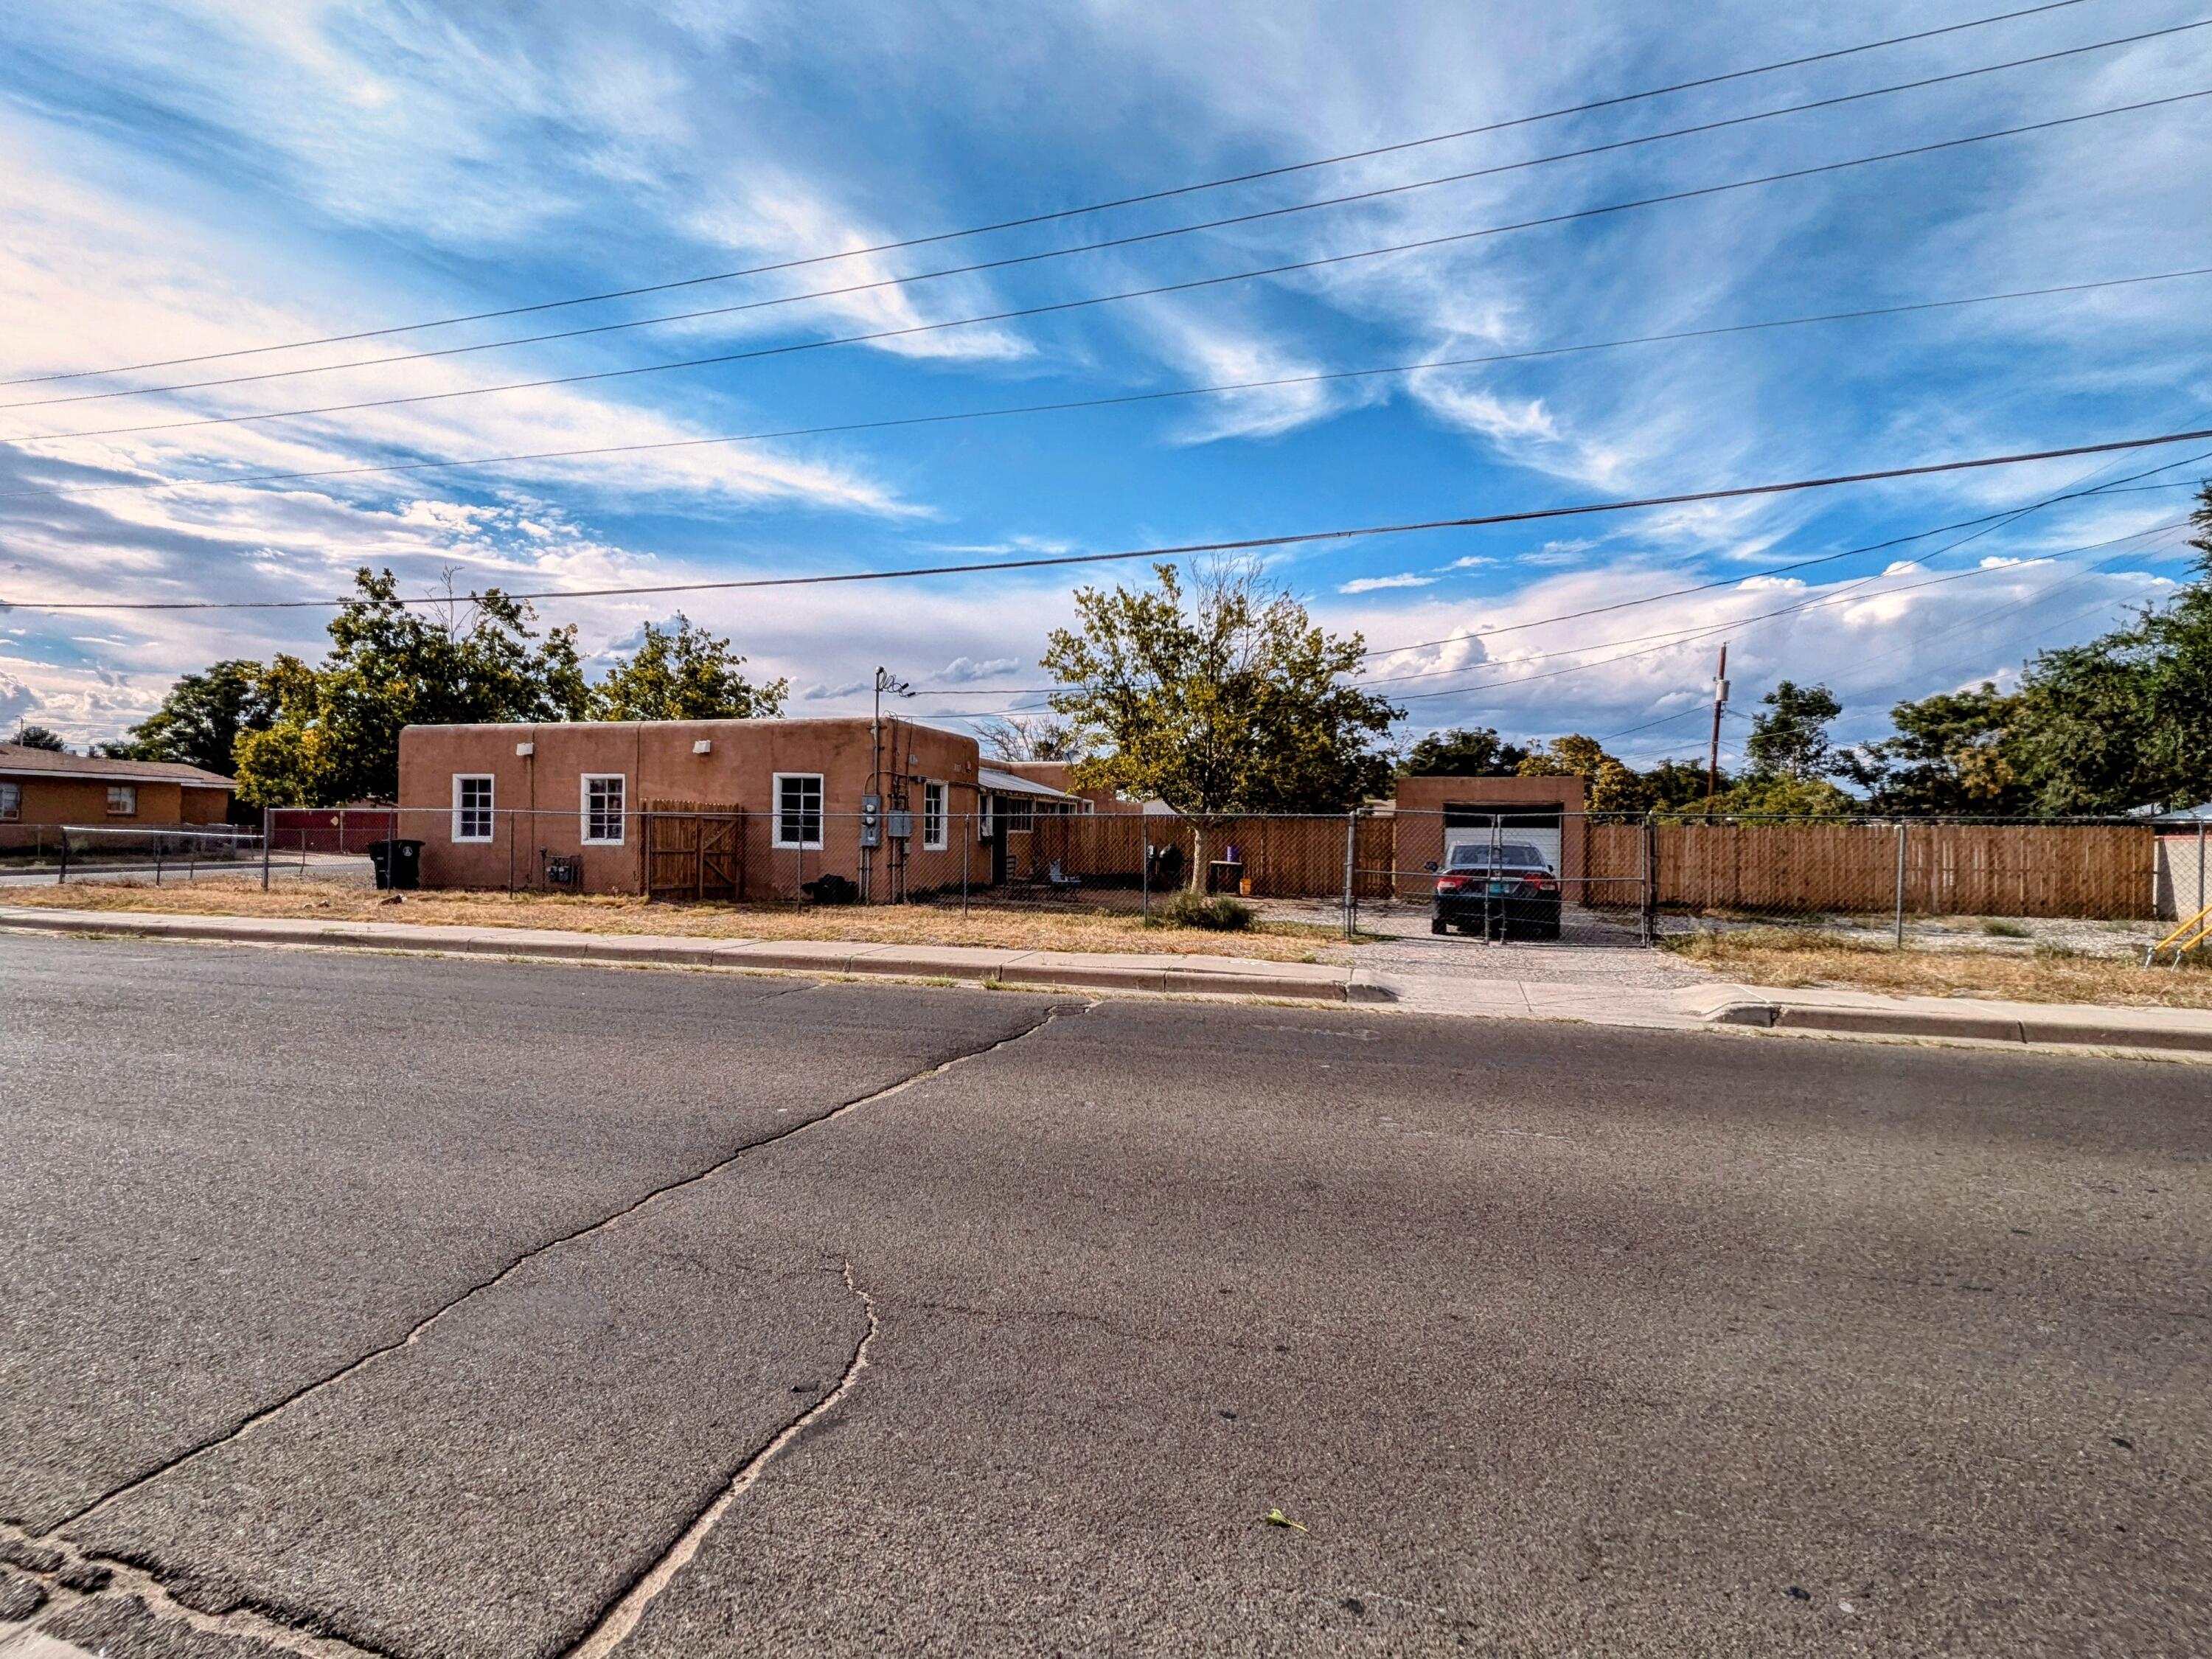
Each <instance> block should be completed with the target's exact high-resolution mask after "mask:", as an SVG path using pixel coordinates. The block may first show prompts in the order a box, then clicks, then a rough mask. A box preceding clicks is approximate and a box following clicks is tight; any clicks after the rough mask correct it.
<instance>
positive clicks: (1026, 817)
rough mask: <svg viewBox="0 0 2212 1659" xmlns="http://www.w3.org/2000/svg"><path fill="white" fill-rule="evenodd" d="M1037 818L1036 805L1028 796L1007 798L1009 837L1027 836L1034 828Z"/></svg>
mask: <svg viewBox="0 0 2212 1659" xmlns="http://www.w3.org/2000/svg"><path fill="white" fill-rule="evenodd" d="M1035 819H1036V802H1035V801H1033V800H1031V799H1030V798H1029V797H1028V796H1027V795H1009V796H1007V797H1006V833H1007V834H1008V835H1010V836H1026V835H1027V834H1029V832H1030V829H1032V828H1033V827H1034V821H1035Z"/></svg>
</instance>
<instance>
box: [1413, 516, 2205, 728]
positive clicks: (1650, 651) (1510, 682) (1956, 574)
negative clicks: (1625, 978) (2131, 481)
mask: <svg viewBox="0 0 2212 1659" xmlns="http://www.w3.org/2000/svg"><path fill="white" fill-rule="evenodd" d="M2187 522H2188V521H2187V520H2176V521H2175V522H2174V523H2172V524H2170V525H2160V526H2156V528H2157V529H2159V530H2173V529H2179V528H2180V527H2182V526H2184V525H2185V524H2186V523H2187ZM2151 533H2153V532H2151V531H2142V532H2137V536H2138V537H2139V536H2146V535H2149V534H2151ZM2124 539H2128V540H2133V539H2136V537H2130V538H2124ZM2015 568H2017V567H2016V566H2012V565H1984V566H1979V567H1977V568H1974V569H1972V570H1954V571H1953V572H1951V573H1950V574H1948V575H1943V576H1931V577H1930V578H1929V580H1926V581H1921V582H1907V583H1905V584H1903V585H1901V586H1897V587H1885V588H1882V589H1881V590H1880V591H1879V592H1874V593H1870V594H1868V595H1866V597H1867V598H1869V599H1887V598H1889V597H1890V596H1891V595H1893V594H1896V593H1911V592H1917V591H1918V590H1920V589H1921V588H1923V587H1941V586H1944V585H1945V584H1946V583H1948V582H1956V581H1964V580H1966V579H1967V578H1969V577H1972V576H1986V575H1989V574H1992V573H1993V572H1995V571H1997V570H2009V569H2015ZM1869 580H1872V579H1871V578H1869ZM1854 586H1858V584H1854ZM1845 597H1847V595H1846V593H1843V592H1838V593H1825V594H1821V595H1820V596H1818V597H1817V598H1814V599H1807V600H1804V601H1802V602H1801V603H1799V604H1796V605H1784V606H1781V607H1780V608H1778V609H1777V610H1773V611H1761V612H1759V614H1758V615H1756V616H1753V617H1735V618H1733V619H1731V620H1730V621H1728V622H1724V623H1713V624H1711V626H1708V627H1703V628H1699V629H1695V630H1692V631H1690V632H1687V633H1685V634H1684V635H1682V636H1681V637H1680V638H1678V639H1672V640H1668V641H1664V642H1662V643H1661V644H1658V645H1650V646H1645V647H1643V648H1642V649H1640V650H1636V651H1624V652H1622V653H1620V655H1618V656H1613V657H1602V658H1600V659H1598V660H1597V661H1595V662H1586V663H1575V664H1571V665H1569V666H1567V667H1565V668H1553V669H1547V670H1546V671H1544V672H1543V673H1541V674H1522V675H1518V676H1514V675H1506V676H1503V677H1501V678H1498V679H1495V680H1484V681H1482V682H1480V683H1479V684H1474V685H1458V686H1453V687H1451V688H1450V689H1449V690H1443V691H1416V692H1413V693H1410V694H1409V695H1407V696H1402V697H1400V698H1398V699H1397V701H1398V702H1431V701H1432V700H1434V699H1436V698H1438V697H1461V696H1468V695H1469V694H1470V693H1473V692H1477V691H1492V690H1498V688H1500V687H1503V686H1522V685H1531V684H1534V683H1535V682H1537V681H1539V680H1551V679H1558V678H1560V677H1562V676H1563V675H1567V674H1580V673H1586V672H1587V671H1589V670H1590V669H1593V668H1607V667H1610V666H1611V665H1613V664H1615V663H1621V662H1628V661H1631V660H1632V659H1636V658H1638V657H1649V656H1655V655H1656V654H1657V653H1660V652H1662V651H1672V650H1674V649H1676V648H1677V647H1681V646H1685V645H1690V644H1693V643H1695V642H1696V641H1699V640H1701V639H1710V638H1711V637H1712V636H1713V635H1716V634H1728V633H1733V632H1734V631H1735V630H1736V629H1740V628H1747V627H1750V626H1752V625H1753V624H1755V623H1762V622H1771V621H1772V620H1773V619H1774V618H1775V617H1786V616H1792V615H1795V614H1796V613H1798V612H1800V611H1814V610H1818V609H1820V607H1822V606H1824V605H1833V604H1835V603H1837V602H1838V601H1839V600H1841V599H1844V598H1845Z"/></svg>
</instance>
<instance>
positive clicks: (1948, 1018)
mask: <svg viewBox="0 0 2212 1659" xmlns="http://www.w3.org/2000/svg"><path fill="white" fill-rule="evenodd" d="M1694 1000H1695V1001H1697V1002H1699V1003H1701V1004H1703V1005H1704V1006H1700V1007H1698V1008H1697V1009H1696V1011H1695V1012H1696V1013H1697V1016H1698V1018H1700V1019H1703V1020H1704V1021H1705V1023H1706V1024H1711V1025H1748V1026H1752V1027H1754V1028H1757V1029H1759V1030H1783V1031H1833V1032H1838V1033H1844V1034H1848V1035H1850V1036H1906V1037H1948V1038H1951V1039H1954V1040H1965V1041H1968V1042H2018V1043H2057V1044H2063V1045H2071V1046H2076V1047H2081V1048H2156V1049H2160V1050H2163V1051H2166V1052H2167V1053H2184V1054H2212V1013H2205V1012H2200V1011H2197V1010H2195V1009H2186V1008H2100V1007H2093V1006H2087V1005H2083V1004H2077V1003H2021V1002H2002V1003H1980V1004H1974V1003H1968V1004H1964V1005H1961V1006H1952V1007H1946V1006H1941V1003H1940V1001H1939V1000H1938V999H1935V998H1914V999H1909V1000H1907V999H1897V1000H1888V1001H1885V1000H1882V999H1880V998H1876V997H1874V996H1872V995H1870V994H1869V995H1867V996H1866V997H1865V999H1864V1000H1852V1001H1849V1002H1846V1001H1843V1000H1840V994H1830V995H1828V996H1826V997H1823V998H1821V999H1820V1000H1817V1001H1815V1000H1805V1001H1798V1000H1790V999H1788V998H1785V997H1766V996H1759V995H1757V994H1738V995H1735V996H1731V997H1727V998H1725V999H1722V1000H1715V998H1714V994H1713V992H1711V991H1710V990H1707V989H1705V987H1699V989H1698V991H1697V993H1696V994H1695V998H1694ZM1931 1004H1933V1005H1936V1006H1930V1005H1931Z"/></svg>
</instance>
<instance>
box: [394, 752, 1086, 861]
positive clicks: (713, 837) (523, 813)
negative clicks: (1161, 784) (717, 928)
mask: <svg viewBox="0 0 2212 1659" xmlns="http://www.w3.org/2000/svg"><path fill="white" fill-rule="evenodd" d="M870 794H875V795H878V797H879V800H878V822H877V823H876V824H875V826H874V837H875V840H876V842H877V844H876V845H874V846H873V847H869V846H867V845H866V841H867V839H868V836H867V834H866V830H865V828H864V823H863V817H862V810H863V807H864V805H866V798H867V797H868V796H869V795H870ZM1082 810H1083V803H1082V802H1081V801H1079V800H1078V799H1075V798H1074V797H1073V796H1071V795H1069V794H1068V793H1066V792H1065V791H1062V790H1060V789H1056V788H1054V787H1052V786H1050V785H1049V784H1046V783H1042V782H1039V781H1036V780H1035V779H1033V778H1028V777H1024V776H1021V775H1018V774H1017V773H1016V772H1014V771H1012V770H1011V769H1006V768H1003V767H999V766H993V765H987V764H985V763H984V762H983V760H982V757H981V753H980V752H979V751H978V750H977V748H976V744H975V739H974V738H969V737H965V736H962V735H960V734H958V733H955V732H941V731H939V730H937V729H936V728H935V727H933V726H921V725H917V724H915V722H914V721H911V720H900V719H890V718H887V719H885V720H884V722H883V725H882V728H881V733H880V737H879V738H878V737H875V736H873V735H872V728H871V725H870V722H869V721H867V720H861V719H838V720H651V721H590V722H579V723H573V724H563V725H550V726H519V725H518V726H409V727H407V728H406V729H405V730H404V732H401V733H400V736H399V809H398V816H399V821H400V827H399V830H398V833H399V835H400V836H403V837H404V838H407V839H410V840H415V841H420V842H423V843H424V845H423V849H422V881H423V883H424V884H425V885H426V886H433V887H514V888H530V889H544V888H549V887H552V888H560V889H565V890H574V891H580V892H596V893H615V892H629V893H637V892H646V891H653V892H656V893H664V892H665V893H666V894H667V895H669V896H681V895H684V894H687V893H688V894H690V895H691V896H720V897H743V898H791V897H796V896H798V894H799V889H800V887H801V885H802V884H805V883H810V882H818V881H820V880H821V879H822V878H824V877H842V878H844V879H845V880H848V881H850V882H852V883H854V884H856V885H857V886H859V887H860V888H861V889H862V890H865V891H866V893H867V894H868V896H871V897H872V898H874V899H878V900H892V899H897V898H901V897H904V896H909V895H916V894H921V893H924V892H933V891H944V890H949V889H957V888H958V887H959V886H961V884H963V881H965V882H966V883H967V884H969V885H971V886H975V887H978V888H981V887H987V886H991V885H994V884H999V883H1002V882H1006V881H1010V880H1025V879H1028V878H1030V877H1031V875H1032V874H1033V873H1034V874H1036V875H1042V874H1043V873H1044V872H1041V871H1040V872H1032V871H1031V870H1030V860H1029V857H1028V848H1029V842H1030V838H1031V831H1032V829H1033V827H1034V824H1035V822H1036V817H1037V816H1038V815H1039V814H1040V813H1044V814H1051V813H1074V812H1079V811H1082Z"/></svg>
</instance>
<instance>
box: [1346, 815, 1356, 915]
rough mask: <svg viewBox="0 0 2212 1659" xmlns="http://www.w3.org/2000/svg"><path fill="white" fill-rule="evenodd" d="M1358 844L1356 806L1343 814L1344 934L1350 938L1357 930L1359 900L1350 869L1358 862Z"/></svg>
mask: <svg viewBox="0 0 2212 1659" xmlns="http://www.w3.org/2000/svg"><path fill="white" fill-rule="evenodd" d="M1358 844H1359V813H1358V809H1357V808H1355V809H1353V810H1352V811H1349V812H1346V814H1345V815H1344V936H1345V938H1346V939H1350V938H1351V937H1352V934H1354V933H1357V932H1358V926H1359V924H1358V915H1359V913H1358V910H1357V909H1356V908H1354V907H1355V906H1357V905H1358V902H1359V900H1358V896H1356V895H1355V894H1354V893H1353V891H1352V869H1353V866H1354V865H1355V864H1357V863H1358Z"/></svg>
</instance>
